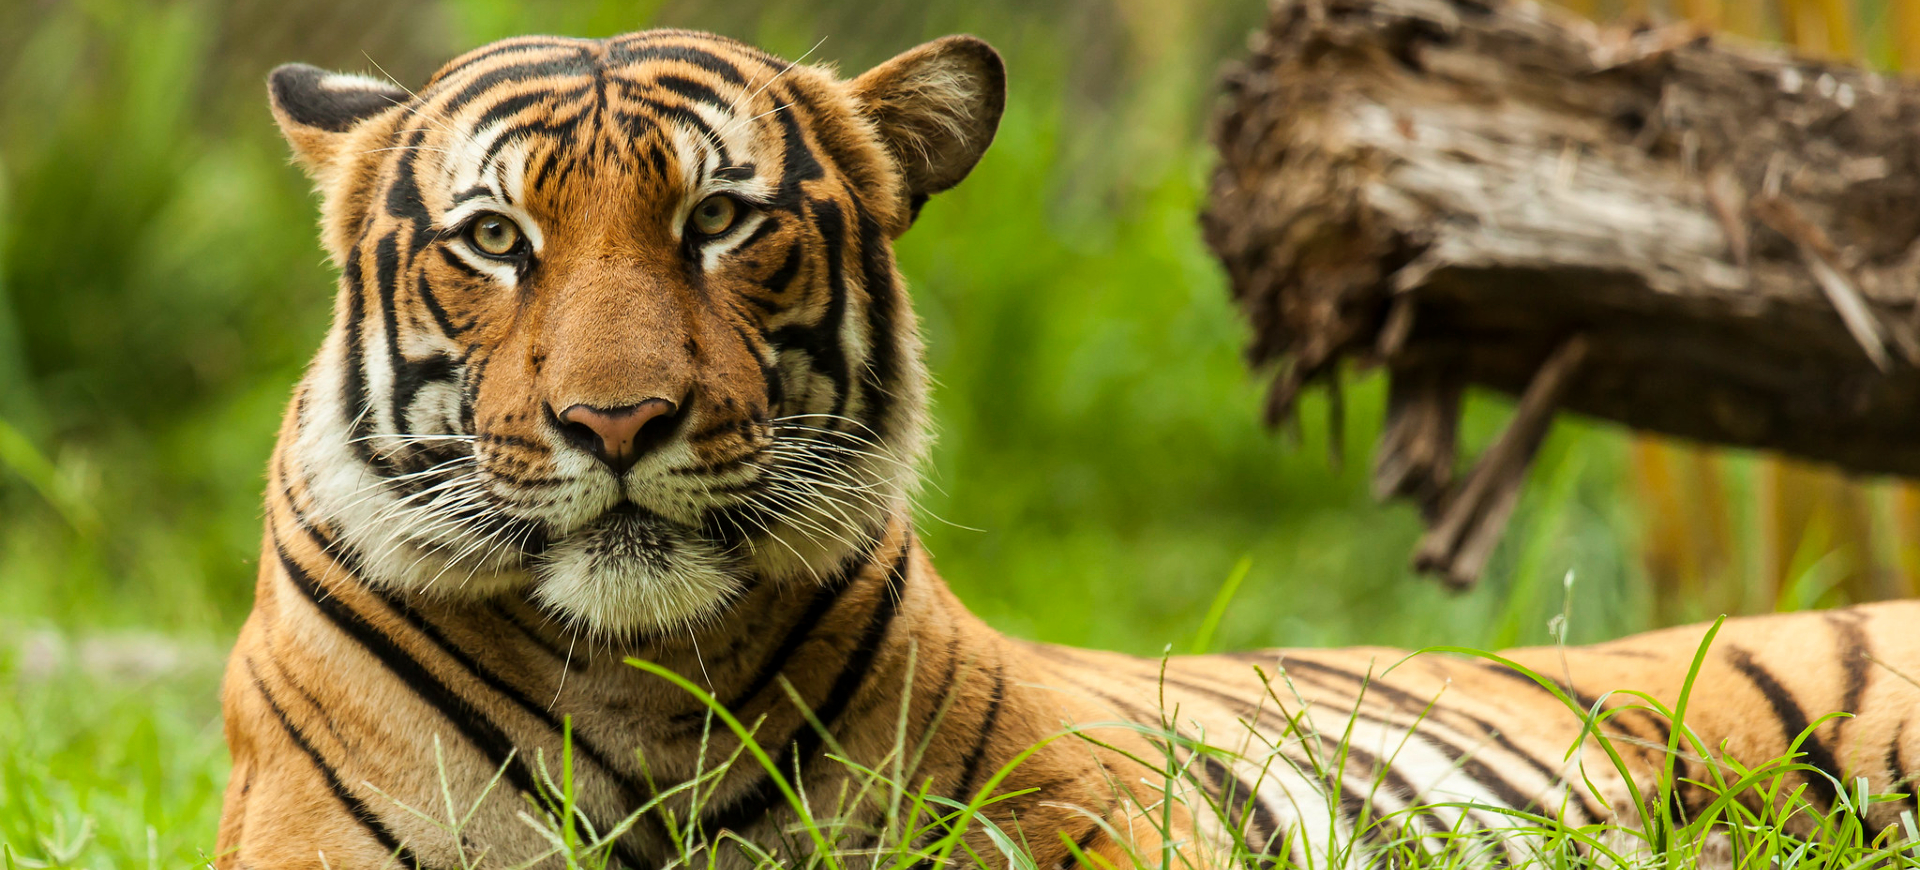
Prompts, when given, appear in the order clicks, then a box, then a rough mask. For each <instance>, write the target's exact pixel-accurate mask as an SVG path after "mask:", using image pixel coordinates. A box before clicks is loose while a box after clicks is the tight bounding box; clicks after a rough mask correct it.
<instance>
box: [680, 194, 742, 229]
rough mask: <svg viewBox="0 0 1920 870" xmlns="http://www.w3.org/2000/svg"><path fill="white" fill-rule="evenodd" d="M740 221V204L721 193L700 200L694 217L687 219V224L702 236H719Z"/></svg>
mask: <svg viewBox="0 0 1920 870" xmlns="http://www.w3.org/2000/svg"><path fill="white" fill-rule="evenodd" d="M739 219H740V204H739V203H737V202H735V201H734V199H733V197H731V196H727V195H726V194H724V193H721V194H715V195H713V196H709V197H707V198H706V199H703V200H700V204H699V205H696V206H694V207H693V216H692V217H691V218H688V219H687V223H688V224H689V225H691V226H692V227H693V231H694V232H696V233H699V234H700V235H703V236H717V235H720V234H721V233H724V232H726V231H727V230H729V229H731V228H732V227H733V224H734V221H737V220H739Z"/></svg>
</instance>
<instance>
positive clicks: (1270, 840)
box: [1042, 648, 1304, 856]
mask: <svg viewBox="0 0 1920 870" xmlns="http://www.w3.org/2000/svg"><path fill="white" fill-rule="evenodd" d="M1042 649H1044V648H1042ZM1067 679H1068V681H1069V682H1072V683H1073V684H1074V687H1075V688H1077V689H1079V690H1080V691H1083V692H1086V693H1087V694H1089V695H1092V696H1094V697H1096V698H1099V699H1100V700H1102V701H1105V702H1106V703H1108V704H1110V705H1112V706H1113V707H1115V708H1117V709H1119V710H1120V711H1121V712H1122V713H1123V714H1124V715H1125V716H1126V717H1127V718H1128V720H1129V721H1131V722H1133V724H1135V725H1142V726H1146V727H1148V728H1154V729H1163V728H1166V727H1167V725H1166V722H1165V721H1164V719H1163V718H1162V717H1160V716H1157V715H1154V714H1153V711H1151V710H1147V709H1145V708H1143V707H1140V706H1139V705H1137V704H1134V703H1133V702H1131V701H1128V700H1126V699H1125V698H1120V697H1117V696H1115V695H1112V694H1109V693H1107V692H1103V691H1101V690H1100V689H1097V688H1094V687H1093V686H1090V685H1088V684H1086V683H1084V682H1081V681H1079V680H1074V679H1073V678H1072V677H1071V676H1068V677H1067ZM1252 724H1253V723H1248V725H1249V727H1251V725H1252ZM1274 755H1276V756H1279V757H1280V758H1281V759H1283V760H1284V761H1285V762H1286V764H1287V766H1288V767H1290V768H1292V769H1294V770H1295V771H1296V772H1297V771H1299V769H1300V766H1299V764H1298V763H1296V762H1295V761H1294V759H1293V758H1291V757H1289V756H1287V755H1286V753H1285V752H1282V751H1280V749H1279V748H1277V747H1276V748H1275V749H1274ZM1203 757H1204V755H1203ZM1302 775H1303V776H1304V774H1302ZM1233 784H1234V787H1235V788H1236V789H1237V790H1238V791H1241V792H1245V793H1246V794H1248V795H1251V796H1252V801H1251V803H1252V804H1253V820H1252V827H1251V828H1250V829H1243V828H1241V826H1240V824H1239V822H1238V821H1236V822H1235V828H1236V831H1237V833H1239V834H1240V835H1241V836H1242V837H1243V838H1244V840H1245V842H1246V845H1247V848H1248V850H1249V851H1252V852H1254V853H1255V854H1257V855H1261V856H1265V855H1267V854H1268V850H1270V849H1272V848H1273V844H1274V841H1275V838H1277V837H1279V836H1280V835H1281V833H1282V830H1281V828H1280V821H1279V819H1277V818H1275V817H1274V815H1273V810H1272V809H1271V808H1269V807H1268V806H1267V803H1266V801H1264V800H1261V799H1260V792H1259V791H1258V790H1256V789H1255V787H1254V785H1253V784H1251V783H1248V782H1247V781H1246V780H1245V779H1244V778H1242V777H1240V776H1239V775H1237V774H1236V775H1235V776H1234V778H1233ZM1241 812H1244V810H1242V811H1241Z"/></svg>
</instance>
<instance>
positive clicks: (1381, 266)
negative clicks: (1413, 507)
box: [1202, 0, 1920, 585]
mask: <svg viewBox="0 0 1920 870" xmlns="http://www.w3.org/2000/svg"><path fill="white" fill-rule="evenodd" d="M1214 141H1215V145H1216V147H1217V148H1218V150H1219V154H1220V162H1219V165H1218V168H1217V169H1216V170H1215V172H1214V176H1213V181H1212V187H1211V192H1210V202H1209V204H1208V206H1207V209H1206V212H1205V214H1204V216H1203V220H1202V223H1203V225H1204V228H1205V232H1206V238H1207V241H1208V244H1209V245H1211V247H1212V248H1213V250H1214V252H1215V253H1216V254H1217V255H1218V257H1219V258H1220V260H1221V262H1222V263H1223V264H1224V265H1225V267H1226V270H1227V273H1228V275H1229V277H1230V280H1231V283H1232V288H1233V293H1234V297H1235V299H1236V300H1237V301H1238V303H1239V305H1240V307H1241V309H1242V310H1243V311H1244V313H1245V314H1246V316H1247V317H1248V319H1249V320H1250V321H1251V325H1252V327H1253V338H1252V342H1251V344H1250V346H1249V348H1248V355H1249V358H1250V361H1251V363H1253V364H1255V365H1258V366H1275V367H1277V373H1276V374H1275V375H1274V380H1273V384H1272V387H1271V390H1270V393H1269V396H1268V404H1267V420H1268V423H1269V424H1270V425H1271V424H1277V423H1279V422H1281V421H1282V420H1284V419H1286V418H1287V417H1288V415H1289V414H1290V413H1291V410H1292V406H1293V403H1294V400H1295V398H1296V397H1297V395H1298V394H1299V392H1300V391H1301V390H1302V389H1303V388H1304V387H1306V386H1308V385H1310V384H1313V383H1315V382H1321V381H1336V382H1337V378H1338V373H1339V371H1340V367H1341V365H1342V363H1343V361H1347V360H1351V361H1353V362H1354V363H1356V364H1358V365H1362V366H1375V365H1378V366H1384V367H1385V368H1386V369H1387V376H1388V378H1389V395H1390V398H1389V409H1388V419H1387V422H1386V426H1385V430H1384V432H1383V435H1382V438H1381V442H1380V445H1379V448H1378V452H1377V454H1376V457H1375V479H1374V482H1375V491H1376V493H1378V494H1379V495H1381V496H1382V497H1387V496H1406V497H1412V498H1416V499H1418V500H1420V501H1421V503H1422V504H1423V506H1424V507H1425V508H1426V511H1427V515H1428V517H1429V520H1430V532H1429V534H1428V536H1427V538H1426V539H1424V540H1423V541H1422V542H1421V545H1420V548H1419V551H1418V554H1417V557H1416V562H1417V564H1418V565H1419V566H1420V567H1422V568H1423V569H1427V570H1430V571H1434V572H1436V573H1439V574H1440V575H1442V576H1443V577H1445V578H1447V579H1448V580H1449V582H1451V583H1454V584H1457V585H1465V584H1467V583H1470V582H1472V580H1473V579H1474V578H1475V577H1476V576H1477V575H1478V573H1479V571H1480V570H1481V568H1482V567H1483V566H1484V564H1485V560H1486V555H1487V552H1489V551H1490V550H1491V547H1492V542H1493V541H1494V540H1497V537H1498V534H1499V527H1500V526H1501V525H1502V524H1503V523H1504V522H1505V519H1506V516H1507V513H1508V511H1510V509H1511V506H1512V501H1513V499H1514V497H1515V494H1516V492H1517V489H1518V487H1519V486H1520V484H1521V482H1522V481H1523V479H1524V475H1525V467H1526V462H1527V460H1528V459H1529V458H1530V457H1531V455H1532V453H1533V448H1534V447H1536V446H1537V445H1538V443H1539V439H1540V437H1541V436H1542V435H1544V432H1545V428H1546V421H1549V420H1550V419H1551V417H1552V416H1553V414H1554V412H1555V411H1556V410H1566V411H1573V412H1578V413H1581V414H1587V415H1591V416H1594V417H1600V418H1604V419H1608V420H1614V421H1618V422H1620V423H1624V424H1626V425H1628V426H1633V427H1637V428H1640V429H1646V430H1651V431H1654V432H1660V433H1665V434H1668V435H1674V436H1680V437H1683V438H1689V439H1695V440H1699V441H1705V442H1712V443H1718V444H1727V445H1737V446H1741V447H1751V448H1762V449H1768V450H1777V451H1782V452H1785V453H1790V454H1794V455H1798V456H1802V457H1807V458H1811V459H1815V460H1821V461H1825V462H1830V463H1834V464H1837V465H1839V466H1841V467H1843V468H1845V469H1848V470H1850V471H1853V472H1858V473H1865V474H1879V473H1891V474H1900V475H1910V476H1912V475H1920V305H1916V301H1920V83H1915V82H1909V81H1903V80H1899V79H1893V78H1888V77H1884V76H1880V75H1877V74H1874V73H1872V72H1869V71H1863V70H1860V69H1855V68H1849V67H1846V66H1840V65H1834V64H1828V63H1821V62H1815V61H1809V60H1803V59H1796V58H1792V57H1789V56H1787V55H1785V54H1781V53H1777V52H1772V51H1768V50H1766V49H1763V48H1761V47H1758V46H1751V45H1743V44H1729V43H1726V42H1723V41H1721V40H1718V39H1711V38H1708V37H1706V36H1704V35H1702V34H1700V33H1698V32H1697V31H1695V30H1693V29H1691V28H1690V27H1687V26H1674V27H1664V28H1641V29H1624V28H1603V27H1598V26H1596V25H1593V24H1591V23H1589V22H1586V21H1585V20H1583V19H1579V18H1576V17H1574V16H1571V15H1569V14H1566V13H1561V12H1558V11H1556V10H1553V9H1550V8H1546V7H1541V6H1537V5H1534V4H1531V3H1524V2H1482V0H1292V2H1278V3H1276V4H1274V5H1273V6H1272V7H1271V12H1270V18H1269V20H1268V23H1267V26H1266V28H1265V30H1264V31H1263V32H1262V33H1260V34H1258V35H1256V37H1255V39H1254V41H1253V52H1252V56H1251V57H1250V58H1249V59H1247V60H1246V61H1244V62H1243V63H1241V64H1240V65H1239V66H1238V67H1237V68H1235V69H1233V70H1231V71H1230V72H1229V74H1228V76H1227V78H1226V97H1225V100H1224V104H1223V107H1222V109H1221V113H1220V115H1219V117H1218V118H1217V120H1216V125H1215V131H1214ZM1570 347H1572V348H1575V349H1576V350H1575V351H1569V350H1568V348H1570ZM1470 385H1474V386H1483V387H1490V388H1492V389H1495V390H1499V391H1503V392H1506V393H1509V394H1512V395H1515V396H1524V398H1523V399H1522V402H1521V404H1520V407H1519V410H1518V411H1517V412H1516V416H1515V420H1514V422H1513V423H1512V424H1511V426H1512V427H1513V429H1512V431H1510V432H1509V433H1507V434H1506V435H1503V436H1502V437H1501V439H1500V440H1499V441H1497V442H1496V443H1495V445H1494V447H1492V448H1490V449H1489V450H1488V452H1487V455H1485V456H1483V457H1482V459H1481V460H1480V462H1479V463H1478V465H1476V467H1475V468H1474V469H1473V470H1472V471H1470V472H1469V473H1467V474H1466V475H1465V476H1464V477H1463V478H1462V479H1460V480H1457V481H1456V480H1455V475H1454V464H1455V459H1454V449H1455V448H1454V443H1453V433H1454V428H1455V422H1456V419H1457V415H1458V413H1459V408H1460V395H1461V392H1462V390H1463V389H1464V388H1465V387H1467V386H1470ZM1336 386H1337V383H1336Z"/></svg>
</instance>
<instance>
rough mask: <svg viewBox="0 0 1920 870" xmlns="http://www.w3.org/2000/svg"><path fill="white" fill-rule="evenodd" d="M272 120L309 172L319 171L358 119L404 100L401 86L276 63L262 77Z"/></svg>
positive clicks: (323, 169) (336, 151)
mask: <svg viewBox="0 0 1920 870" xmlns="http://www.w3.org/2000/svg"><path fill="white" fill-rule="evenodd" d="M267 93H268V94H269V95H270V97H271V98H272V101H273V119H274V120H275V121H277V122H279V124H280V133H281V135H283V136H286V137H287V143H288V144H290V145H292V146H293V154H294V157H296V158H298V159H299V161H300V165H301V166H303V167H305V168H306V170H307V172H308V173H309V174H313V175H316V176H317V175H319V174H321V173H323V172H324V171H325V170H326V168H327V167H328V166H329V165H331V164H332V163H333V159H334V158H335V157H336V156H338V152H339V150H340V147H341V144H342V143H343V142H345V141H346V140H347V137H348V134H349V133H351V132H352V131H353V128H354V127H355V126H356V125H358V124H359V123H360V122H362V121H365V120H367V119H368V118H372V117H374V116H376V115H378V114H380V113H381V112H385V111H386V110H388V109H391V108H393V107H394V106H398V105H400V104H402V103H405V102H406V101H407V99H408V97H409V96H410V95H409V94H408V93H407V92H406V91H405V90H404V89H401V88H398V87H395V86H393V85H391V84H388V83H386V82H383V81H380V80H378V79H373V78H368V77H367V76H360V75H352V74H348V73H336V72H328V71H326V70H323V69H320V68H319V67H313V66H308V65H306V64H304V63H290V64H285V65H283V66H280V67H276V68H275V69H274V71H273V72H272V73H271V74H269V75H268V76H267Z"/></svg>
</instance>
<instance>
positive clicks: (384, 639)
mask: <svg viewBox="0 0 1920 870" xmlns="http://www.w3.org/2000/svg"><path fill="white" fill-rule="evenodd" d="M274 549H275V551H276V553H277V554H278V556H279V559H280V565H281V568H282V569H283V570H284V571H285V572H286V575H287V579H288V580H289V581H290V582H291V583H292V584H293V586H294V588H295V589H298V590H299V591H300V593H301V594H302V595H304V596H306V598H307V600H308V601H310V602H312V604H313V606H314V608H315V609H317V610H319V611H320V613H321V615H323V616H325V617H326V618H327V620H328V621H329V622H332V623H333V625H334V627H335V628H337V629H339V630H340V632H341V633H342V634H345V635H346V636H347V637H349V638H351V639H352V640H353V641H354V642H355V643H358V644H360V646H361V647H362V648H364V649H365V650H366V651H367V652H368V653H370V654H372V655H373V657H374V658H376V659H379V660H380V663H381V664H382V665H384V666H385V667H386V668H387V670H388V671H390V672H391V673H392V674H393V675H394V676H395V677H396V678H398V679H399V680H400V682H401V683H402V684H403V685H405V686H406V687H407V688H408V689H409V690H411V691H412V692H413V693H414V694H416V695H418V696H419V697H420V699H421V700H422V701H425V702H427V704H428V705H429V706H431V707H433V708H434V709H435V710H437V711H438V712H439V713H440V716H441V717H442V718H443V719H445V720H446V721H447V722H448V724H451V725H452V726H453V727H454V728H455V729H457V730H458V731H459V732H460V734H461V736H462V737H465V738H466V740H467V742H469V743H471V744H473V746H474V748H475V749H478V750H480V752H481V754H483V755H485V756H486V757H487V759H488V761H489V762H490V763H491V764H492V765H493V767H494V768H495V769H501V768H504V769H505V771H506V777H507V782H508V783H510V784H511V785H512V786H513V788H514V789H515V790H516V791H519V792H521V793H523V794H527V795H533V796H536V797H537V796H540V795H542V794H543V792H542V791H541V790H540V788H539V786H538V785H537V784H536V782H535V780H534V777H533V774H532V772H531V771H530V769H529V768H528V767H527V765H526V762H525V760H524V759H523V758H521V757H520V756H519V755H518V754H515V753H514V751H513V750H514V745H513V741H512V740H511V739H510V738H509V737H508V736H507V734H506V732H505V731H504V730H502V729H501V728H500V726H499V725H498V724H497V723H495V722H494V721H493V720H492V719H490V718H488V717H487V716H486V715H485V714H484V713H482V712H480V710H479V709H478V708H476V707H475V706H474V705H473V703H472V702H470V701H468V700H467V699H466V698H465V697H464V696H462V695H461V694H460V693H458V692H455V691H454V690H453V689H452V688H450V687H449V686H447V685H446V684H445V683H443V682H441V681H440V679H439V678H438V677H435V676H434V675H433V673H432V671H430V670H428V669H427V667H426V665H423V664H421V663H420V661H419V660H418V659H415V658H414V657H412V656H411V655H408V654H407V652H406V651H405V650H404V649H402V648H401V647H400V644H399V643H398V642H396V641H395V640H394V639H393V638H391V637H388V636H387V635H386V634H385V633H384V632H382V631H380V630H379V629H378V628H375V627H374V626H373V624H372V623H370V622H368V621H367V620H366V617H364V616H362V615H361V614H360V613H359V612H358V611H356V610H354V609H353V608H352V607H350V606H348V605H347V604H346V603H345V602H343V601H341V600H340V599H339V598H338V597H336V596H334V595H332V594H331V593H330V592H328V591H327V590H326V589H324V588H323V587H321V586H320V584H319V582H318V581H316V580H315V579H314V578H313V575H311V574H309V573H307V571H306V569H304V568H302V567H300V565H299V563H298V562H297V561H295V560H294V558H293V555H292V554H291V553H288V552H287V550H286V548H285V547H283V546H281V545H280V543H279V541H278V540H277V539H276V540H275V542H274ZM570 821H571V822H572V823H573V824H574V825H575V826H576V827H581V828H582V829H581V830H580V834H581V836H583V837H588V836H589V835H588V834H587V832H586V831H585V830H584V827H582V824H581V821H580V820H579V819H573V820H570ZM592 825H593V827H594V829H595V830H599V831H606V830H610V827H608V826H606V825H602V824H600V823H599V822H598V821H593V822H592ZM614 851H615V853H616V854H617V855H618V856H619V858H620V860H621V861H623V862H626V863H628V864H630V865H632V866H634V867H642V866H649V865H647V864H645V863H643V862H640V861H638V859H637V856H635V855H633V854H632V852H631V849H630V848H629V847H626V846H624V844H622V843H616V844H615V846H614Z"/></svg>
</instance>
